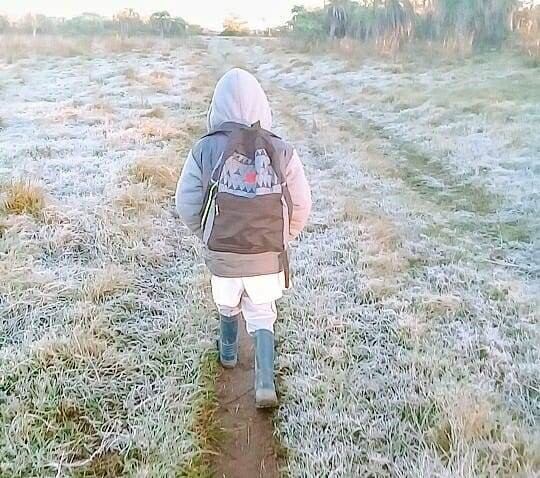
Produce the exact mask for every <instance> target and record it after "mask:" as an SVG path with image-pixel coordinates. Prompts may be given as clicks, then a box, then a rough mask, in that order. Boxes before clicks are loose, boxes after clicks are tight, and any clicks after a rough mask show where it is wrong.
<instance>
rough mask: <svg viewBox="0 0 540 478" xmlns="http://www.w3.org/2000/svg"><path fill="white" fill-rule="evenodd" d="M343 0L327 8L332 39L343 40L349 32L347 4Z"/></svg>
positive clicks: (332, 3) (331, 3) (333, 2)
mask: <svg viewBox="0 0 540 478" xmlns="http://www.w3.org/2000/svg"><path fill="white" fill-rule="evenodd" d="M347 3H348V2H346V1H342V0H337V1H336V0H334V1H332V2H330V4H329V5H328V7H327V20H328V25H329V31H330V38H332V39H336V38H343V37H344V36H345V32H346V31H347V18H348V15H347V6H346V4H347Z"/></svg>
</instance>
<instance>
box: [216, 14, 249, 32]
mask: <svg viewBox="0 0 540 478" xmlns="http://www.w3.org/2000/svg"><path fill="white" fill-rule="evenodd" d="M221 34H222V35H235V36H241V35H247V34H249V27H248V25H247V22H246V21H244V20H242V19H241V18H239V17H236V16H230V17H227V18H226V19H225V20H224V21H223V31H222V32H221Z"/></svg>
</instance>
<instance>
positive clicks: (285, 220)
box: [201, 123, 292, 280]
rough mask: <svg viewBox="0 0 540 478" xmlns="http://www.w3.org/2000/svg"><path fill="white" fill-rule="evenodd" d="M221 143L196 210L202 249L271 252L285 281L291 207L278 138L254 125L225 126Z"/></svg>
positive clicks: (239, 252)
mask: <svg viewBox="0 0 540 478" xmlns="http://www.w3.org/2000/svg"><path fill="white" fill-rule="evenodd" d="M216 133H224V134H226V135H227V143H226V146H225V149H224V152H223V154H222V155H221V157H220V158H219V159H218V161H217V162H216V165H215V167H214V169H213V171H212V173H211V178H210V182H209V184H208V189H207V192H206V196H205V201H204V205H203V208H202V210H201V227H202V230H203V241H204V243H205V244H206V246H207V247H208V249H210V250H212V251H216V252H229V253H236V254H260V253H267V252H275V253H278V254H279V255H280V259H281V260H282V266H283V269H284V271H285V273H286V276H287V280H288V263H287V257H286V249H287V240H288V224H289V221H290V214H291V213H292V206H291V201H290V196H289V193H288V190H287V184H286V181H285V174H284V170H283V169H284V168H283V165H282V164H281V163H282V158H283V153H278V152H277V151H276V150H275V148H274V146H273V145H274V144H275V141H276V139H279V137H278V136H276V135H275V134H273V133H271V132H270V131H266V130H264V129H263V128H261V126H260V123H255V124H254V125H252V126H244V125H240V124H236V123H226V124H224V125H222V126H221V127H220V128H219V129H218V130H216V131H212V132H211V133H209V134H210V135H212V134H216Z"/></svg>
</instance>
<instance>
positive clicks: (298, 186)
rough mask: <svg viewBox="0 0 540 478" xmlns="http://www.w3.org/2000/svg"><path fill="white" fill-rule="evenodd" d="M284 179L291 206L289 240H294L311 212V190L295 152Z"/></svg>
mask: <svg viewBox="0 0 540 478" xmlns="http://www.w3.org/2000/svg"><path fill="white" fill-rule="evenodd" d="M285 178H286V181H287V187H288V189H289V193H290V195H291V202H292V206H293V210H292V216H291V222H290V235H291V239H295V238H296V237H297V236H298V235H299V234H300V233H301V232H302V229H304V226H305V225H306V223H307V220H308V217H309V213H310V212H311V190H310V188H309V184H308V182H307V179H306V175H305V173H304V166H303V165H302V162H301V161H300V158H299V156H298V153H297V152H296V150H294V151H293V154H292V157H291V159H290V161H289V164H288V165H287V168H286V170H285Z"/></svg>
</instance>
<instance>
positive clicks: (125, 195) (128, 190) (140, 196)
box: [113, 183, 158, 213]
mask: <svg viewBox="0 0 540 478" xmlns="http://www.w3.org/2000/svg"><path fill="white" fill-rule="evenodd" d="M157 200H158V195H157V194H156V193H155V191H154V190H152V189H151V188H150V187H149V185H148V184H143V183H140V184H138V183H137V184H130V185H128V186H126V187H124V188H120V189H119V190H118V191H117V193H116V195H115V197H114V200H113V202H114V204H115V205H116V206H117V207H119V208H120V209H122V210H123V211H124V212H130V213H141V212H144V211H148V210H150V209H151V208H152V207H153V206H155V205H156V201H157Z"/></svg>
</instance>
